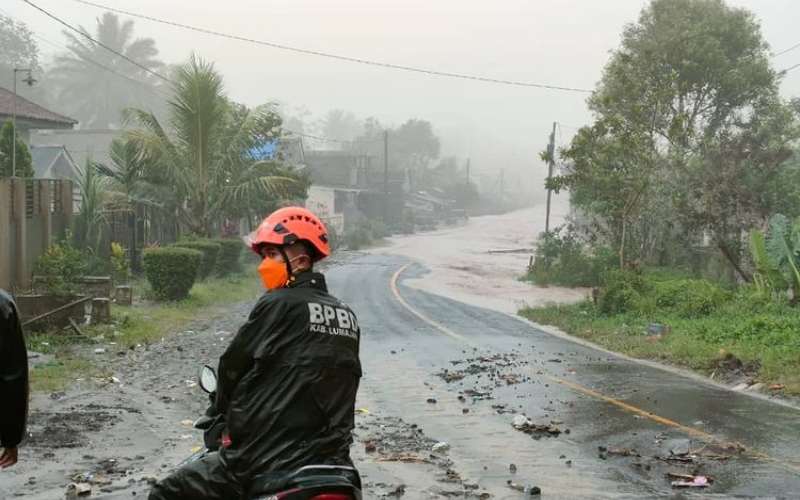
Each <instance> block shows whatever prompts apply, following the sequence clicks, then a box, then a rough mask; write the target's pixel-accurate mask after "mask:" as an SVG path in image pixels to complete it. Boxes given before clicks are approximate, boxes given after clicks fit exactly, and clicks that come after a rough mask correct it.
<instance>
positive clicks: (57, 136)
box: [31, 128, 123, 168]
mask: <svg viewBox="0 0 800 500" xmlns="http://www.w3.org/2000/svg"><path fill="white" fill-rule="evenodd" d="M122 132H123V131H122V130H118V129H106V128H103V129H77V130H53V129H49V130H34V131H33V132H32V133H31V144H33V145H34V146H50V145H53V144H62V145H63V146H64V148H66V150H67V151H68V152H69V154H70V156H71V157H72V160H73V161H74V163H75V165H77V166H78V167H80V168H83V167H84V165H86V161H87V160H89V159H91V160H92V161H96V162H99V163H105V164H110V163H111V157H110V156H109V149H110V148H111V141H112V140H114V138H115V137H119V136H120V134H121V133H122Z"/></svg>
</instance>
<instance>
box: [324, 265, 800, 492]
mask: <svg viewBox="0 0 800 500" xmlns="http://www.w3.org/2000/svg"><path fill="white" fill-rule="evenodd" d="M408 263H409V261H408V260H407V259H405V258H402V257H392V256H380V255H372V256H367V257H364V258H362V259H359V260H358V261H355V262H351V263H350V264H347V265H345V266H343V267H340V268H337V269H335V270H333V271H332V272H331V273H329V282H330V284H331V288H332V289H333V290H334V291H335V293H337V294H338V295H339V296H340V297H341V298H342V299H343V300H345V301H347V302H348V303H349V304H350V305H351V306H352V307H353V309H354V310H355V311H356V312H357V313H358V315H359V320H360V324H361V326H362V330H363V332H364V338H363V340H362V360H363V363H364V368H365V376H364V381H363V390H362V391H361V397H360V402H359V405H362V406H364V407H366V408H368V409H370V410H372V411H378V412H380V413H381V414H388V415H402V417H403V419H405V420H406V421H409V422H417V423H420V425H421V426H422V427H423V428H424V431H425V433H426V435H428V436H430V437H431V438H432V439H434V440H436V441H444V442H447V443H448V444H449V445H450V450H449V456H450V458H451V459H452V461H453V464H454V467H455V468H457V470H458V471H459V473H460V474H461V475H463V476H464V477H467V478H469V480H471V481H475V482H477V483H478V484H479V485H480V486H481V488H485V489H486V490H487V491H488V492H490V493H491V494H492V495H494V496H495V497H496V498H520V496H521V495H520V494H519V493H518V492H514V491H513V490H511V489H510V488H509V487H508V484H507V483H508V481H509V480H512V481H514V482H516V483H519V484H533V485H536V486H539V487H541V488H542V491H543V497H551V498H553V497H555V498H569V497H573V498H574V497H583V498H605V497H607V498H620V497H630V498H643V497H654V496H655V497H660V496H663V497H671V496H674V495H676V494H678V493H682V494H684V495H692V494H702V495H704V496H709V495H711V496H718V497H765V496H766V497H779V498H781V497H782V498H797V497H800V446H798V442H799V441H798V438H800V411H798V410H797V409H794V408H791V407H789V406H786V405H781V404H778V403H776V402H771V401H765V400H763V399H758V398H753V397H751V396H748V395H746V394H741V393H738V392H733V391H730V390H727V389H724V388H721V387H719V386H716V385H713V384H706V383H703V382H701V381H698V380H697V379H693V378H687V377H683V376H681V375H679V374H676V373H674V372H672V371H667V370H661V369H658V368H654V367H652V366H647V365H643V364H639V363H635V362H632V361H629V360H626V359H623V358H618V357H616V356H610V355H608V354H607V353H604V352H601V351H596V350H594V349H592V348H590V347H586V346H583V345H580V344H578V343H573V342H570V341H569V340H565V339H563V338H559V337H556V336H553V335H550V334H548V333H545V332H543V331H541V330H538V329H537V328H535V327H533V326H532V325H531V324H529V323H527V322H525V321H523V320H521V319H518V318H515V317H512V316H509V315H505V314H501V313H497V312H493V311H490V310H486V309H481V308H478V307H474V306H468V305H465V304H463V303H460V302H455V301H453V300H449V299H447V298H444V297H441V296H438V295H432V294H429V293H426V292H422V291H420V290H418V289H416V288H411V287H406V286H404V285H403V280H405V279H415V278H416V279H419V278H421V277H424V275H425V269H424V268H423V267H422V266H419V265H414V264H412V265H411V266H409V267H407V268H406V269H405V270H403V271H402V273H401V274H400V275H399V277H398V280H397V281H398V284H397V287H396V290H397V294H399V297H398V295H395V293H393V291H392V286H391V283H392V278H393V276H395V274H396V273H397V272H398V270H400V269H401V268H403V266H405V265H406V264H408ZM481 358H483V359H485V360H488V361H477V362H476V361H475V360H476V359H478V360H480V359H481ZM492 359H494V361H492ZM498 360H499V361H498ZM471 365H475V367H473V368H471V369H470V366H471ZM444 370H448V372H447V373H448V374H449V375H450V376H447V375H446V374H445V372H444ZM459 370H462V371H461V372H460V371H459ZM476 395H477V396H478V397H474V396H476ZM432 400H435V403H432V402H430V401H432ZM465 410H466V412H465ZM511 411H513V412H514V413H511ZM516 415H525V416H526V417H527V418H529V419H530V422H532V423H534V424H537V425H556V424H557V427H558V428H559V429H560V430H561V431H562V432H561V433H560V434H558V435H557V436H552V435H547V436H540V435H538V434H540V433H534V435H532V436H531V435H529V434H525V433H522V432H520V431H518V430H516V429H514V427H513V426H512V422H513V418H514V417H515V416H516ZM554 422H555V423H556V424H554ZM564 430H568V432H569V433H568V434H567V433H566V432H563V431H564ZM545 434H546V433H545ZM705 445H708V446H706V447H705V448H704V446H705ZM602 450H605V451H602ZM620 450H628V451H629V452H630V453H619V451H620ZM512 463H513V464H514V469H516V472H515V473H511V472H510V464H512ZM669 473H672V474H682V475H691V476H696V475H701V476H708V477H710V478H711V479H712V480H713V484H711V485H710V486H709V487H707V488H704V489H702V491H700V492H696V493H692V492H687V491H683V490H681V491H679V490H676V489H674V488H673V487H672V485H671V481H672V479H670V478H669V477H668V476H667V474H669ZM412 479H413V478H412ZM420 481H424V479H423V478H420ZM420 491H422V492H425V489H424V488H421V490H420ZM410 498H415V497H413V496H412V497H410Z"/></svg>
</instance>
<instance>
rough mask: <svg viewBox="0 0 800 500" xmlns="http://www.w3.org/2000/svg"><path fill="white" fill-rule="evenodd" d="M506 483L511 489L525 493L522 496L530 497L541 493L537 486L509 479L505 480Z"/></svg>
mask: <svg viewBox="0 0 800 500" xmlns="http://www.w3.org/2000/svg"><path fill="white" fill-rule="evenodd" d="M506 484H507V485H508V487H509V488H511V489H512V490H517V491H521V492H522V493H524V494H525V497H524V498H531V497H533V496H538V495H541V494H542V489H541V488H539V487H538V486H533V485H522V484H517V483H515V482H514V481H512V480H510V479H509V480H508V481H506Z"/></svg>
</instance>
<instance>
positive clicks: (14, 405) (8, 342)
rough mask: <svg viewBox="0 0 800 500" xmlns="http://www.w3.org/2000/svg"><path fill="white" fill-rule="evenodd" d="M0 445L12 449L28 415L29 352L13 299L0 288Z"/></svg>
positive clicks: (22, 431)
mask: <svg viewBox="0 0 800 500" xmlns="http://www.w3.org/2000/svg"><path fill="white" fill-rule="evenodd" d="M0 401H2V404H0V446H2V447H3V448H14V447H16V446H17V445H18V444H19V443H20V441H22V437H23V435H24V434H25V419H26V416H27V414H28V352H27V350H26V349H25V338H24V337H23V336H22V325H20V321H19V314H18V313H17V306H16V305H15V304H14V300H13V299H12V298H11V296H10V295H8V294H7V293H6V292H5V290H0Z"/></svg>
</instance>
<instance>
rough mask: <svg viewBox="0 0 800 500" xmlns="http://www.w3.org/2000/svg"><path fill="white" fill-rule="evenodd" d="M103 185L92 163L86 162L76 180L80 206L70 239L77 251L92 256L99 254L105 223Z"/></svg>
mask: <svg viewBox="0 0 800 500" xmlns="http://www.w3.org/2000/svg"><path fill="white" fill-rule="evenodd" d="M104 184H105V182H104V180H103V178H102V177H100V176H98V175H97V168H96V166H95V164H94V162H92V161H91V160H87V161H86V165H84V167H83V170H82V171H81V176H80V179H79V180H78V187H79V188H80V193H81V204H80V210H79V211H78V214H77V215H76V216H75V219H74V221H73V224H72V225H73V227H72V237H73V240H74V242H75V246H76V247H77V248H78V249H80V250H84V251H87V252H88V253H89V255H93V256H97V254H98V253H99V250H100V243H101V240H102V237H103V228H104V227H105V221H106V219H105V214H104V213H103V203H104V199H105V189H104V188H105V186H104Z"/></svg>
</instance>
